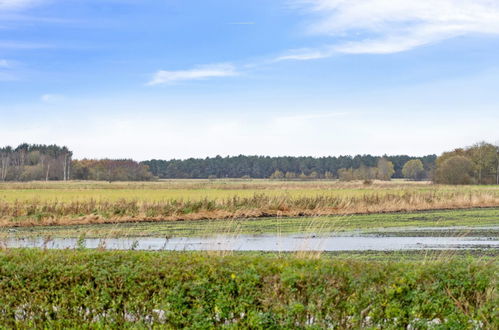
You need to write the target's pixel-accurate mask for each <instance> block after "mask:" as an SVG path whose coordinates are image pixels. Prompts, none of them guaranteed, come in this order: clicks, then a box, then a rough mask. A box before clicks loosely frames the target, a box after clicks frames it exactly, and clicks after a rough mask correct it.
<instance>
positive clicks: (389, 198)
mask: <svg viewBox="0 0 499 330" xmlns="http://www.w3.org/2000/svg"><path fill="white" fill-rule="evenodd" d="M496 206H499V194H496V193H494V192H490V191H474V192H469V191H459V190H456V191H447V190H431V191H411V190H406V191H399V192H396V193H390V192H383V193H376V192H372V191H369V192H368V193H366V194H363V195H362V194H360V195H359V194H354V195H348V194H340V195H327V194H324V195H316V196H313V197H307V196H302V197H293V196H290V195H268V194H265V193H259V194H254V195H252V196H251V197H239V196H236V195H234V196H232V197H230V198H204V199H201V200H189V199H186V200H184V199H170V200H163V201H143V200H142V201H141V200H127V199H120V200H116V201H108V200H95V199H90V200H82V201H79V200H72V201H49V200H45V201H42V200H37V199H32V200H22V201H19V200H16V201H14V202H10V201H1V200H0V226H3V227H12V226H36V225H69V224H92V223H119V222H137V221H172V220H201V219H228V218H257V217H278V216H286V217H289V216H293V217H295V216H319V215H348V214H365V213H383V212H401V211H420V210H436V209H462V208H473V207H496Z"/></svg>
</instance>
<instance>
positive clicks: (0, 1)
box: [0, 0, 44, 11]
mask: <svg viewBox="0 0 499 330" xmlns="http://www.w3.org/2000/svg"><path fill="white" fill-rule="evenodd" d="M42 2H44V1H43V0H0V11H7V10H20V9H25V8H28V7H31V6H34V5H38V4H40V3H42Z"/></svg>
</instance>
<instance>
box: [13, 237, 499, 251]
mask: <svg viewBox="0 0 499 330" xmlns="http://www.w3.org/2000/svg"><path fill="white" fill-rule="evenodd" d="M3 243H4V245H5V246H6V247H9V248H19V247H29V248H33V247H34V248H48V249H72V248H75V247H78V246H84V247H86V248H99V247H100V248H105V249H109V250H132V249H134V250H169V251H196V250H199V251H209V250H213V251H215V250H217V251H223V250H230V251H283V252H285V251H369V250H375V251H394V250H424V249H430V250H441V249H445V250H448V249H451V250H452V249H499V240H497V238H496V237H373V236H314V235H312V236H311V235H303V234H302V235H285V236H278V235H258V236H250V235H240V236H237V237H234V236H214V237H176V238H170V239H165V238H157V237H137V238H130V237H127V238H103V239H96V238H87V239H82V240H79V239H77V238H54V239H51V240H47V239H44V238H24V239H23V238H9V239H6V240H4V241H3Z"/></svg>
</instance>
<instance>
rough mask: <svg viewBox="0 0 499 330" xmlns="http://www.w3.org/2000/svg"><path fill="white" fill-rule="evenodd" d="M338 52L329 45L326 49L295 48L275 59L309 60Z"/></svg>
mask: <svg viewBox="0 0 499 330" xmlns="http://www.w3.org/2000/svg"><path fill="white" fill-rule="evenodd" d="M334 53H336V50H335V49H333V48H331V47H328V48H324V49H310V48H303V49H295V50H291V51H289V52H288V53H287V54H285V55H281V56H279V57H277V58H276V59H275V61H277V62H279V61H290V60H294V61H308V60H318V59H321V58H327V57H330V56H331V55H333V54H334Z"/></svg>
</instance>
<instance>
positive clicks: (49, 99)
mask: <svg viewBox="0 0 499 330" xmlns="http://www.w3.org/2000/svg"><path fill="white" fill-rule="evenodd" d="M40 100H41V101H42V102H44V103H57V102H60V101H63V100H64V95H61V94H43V95H42V96H41V97H40Z"/></svg>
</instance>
